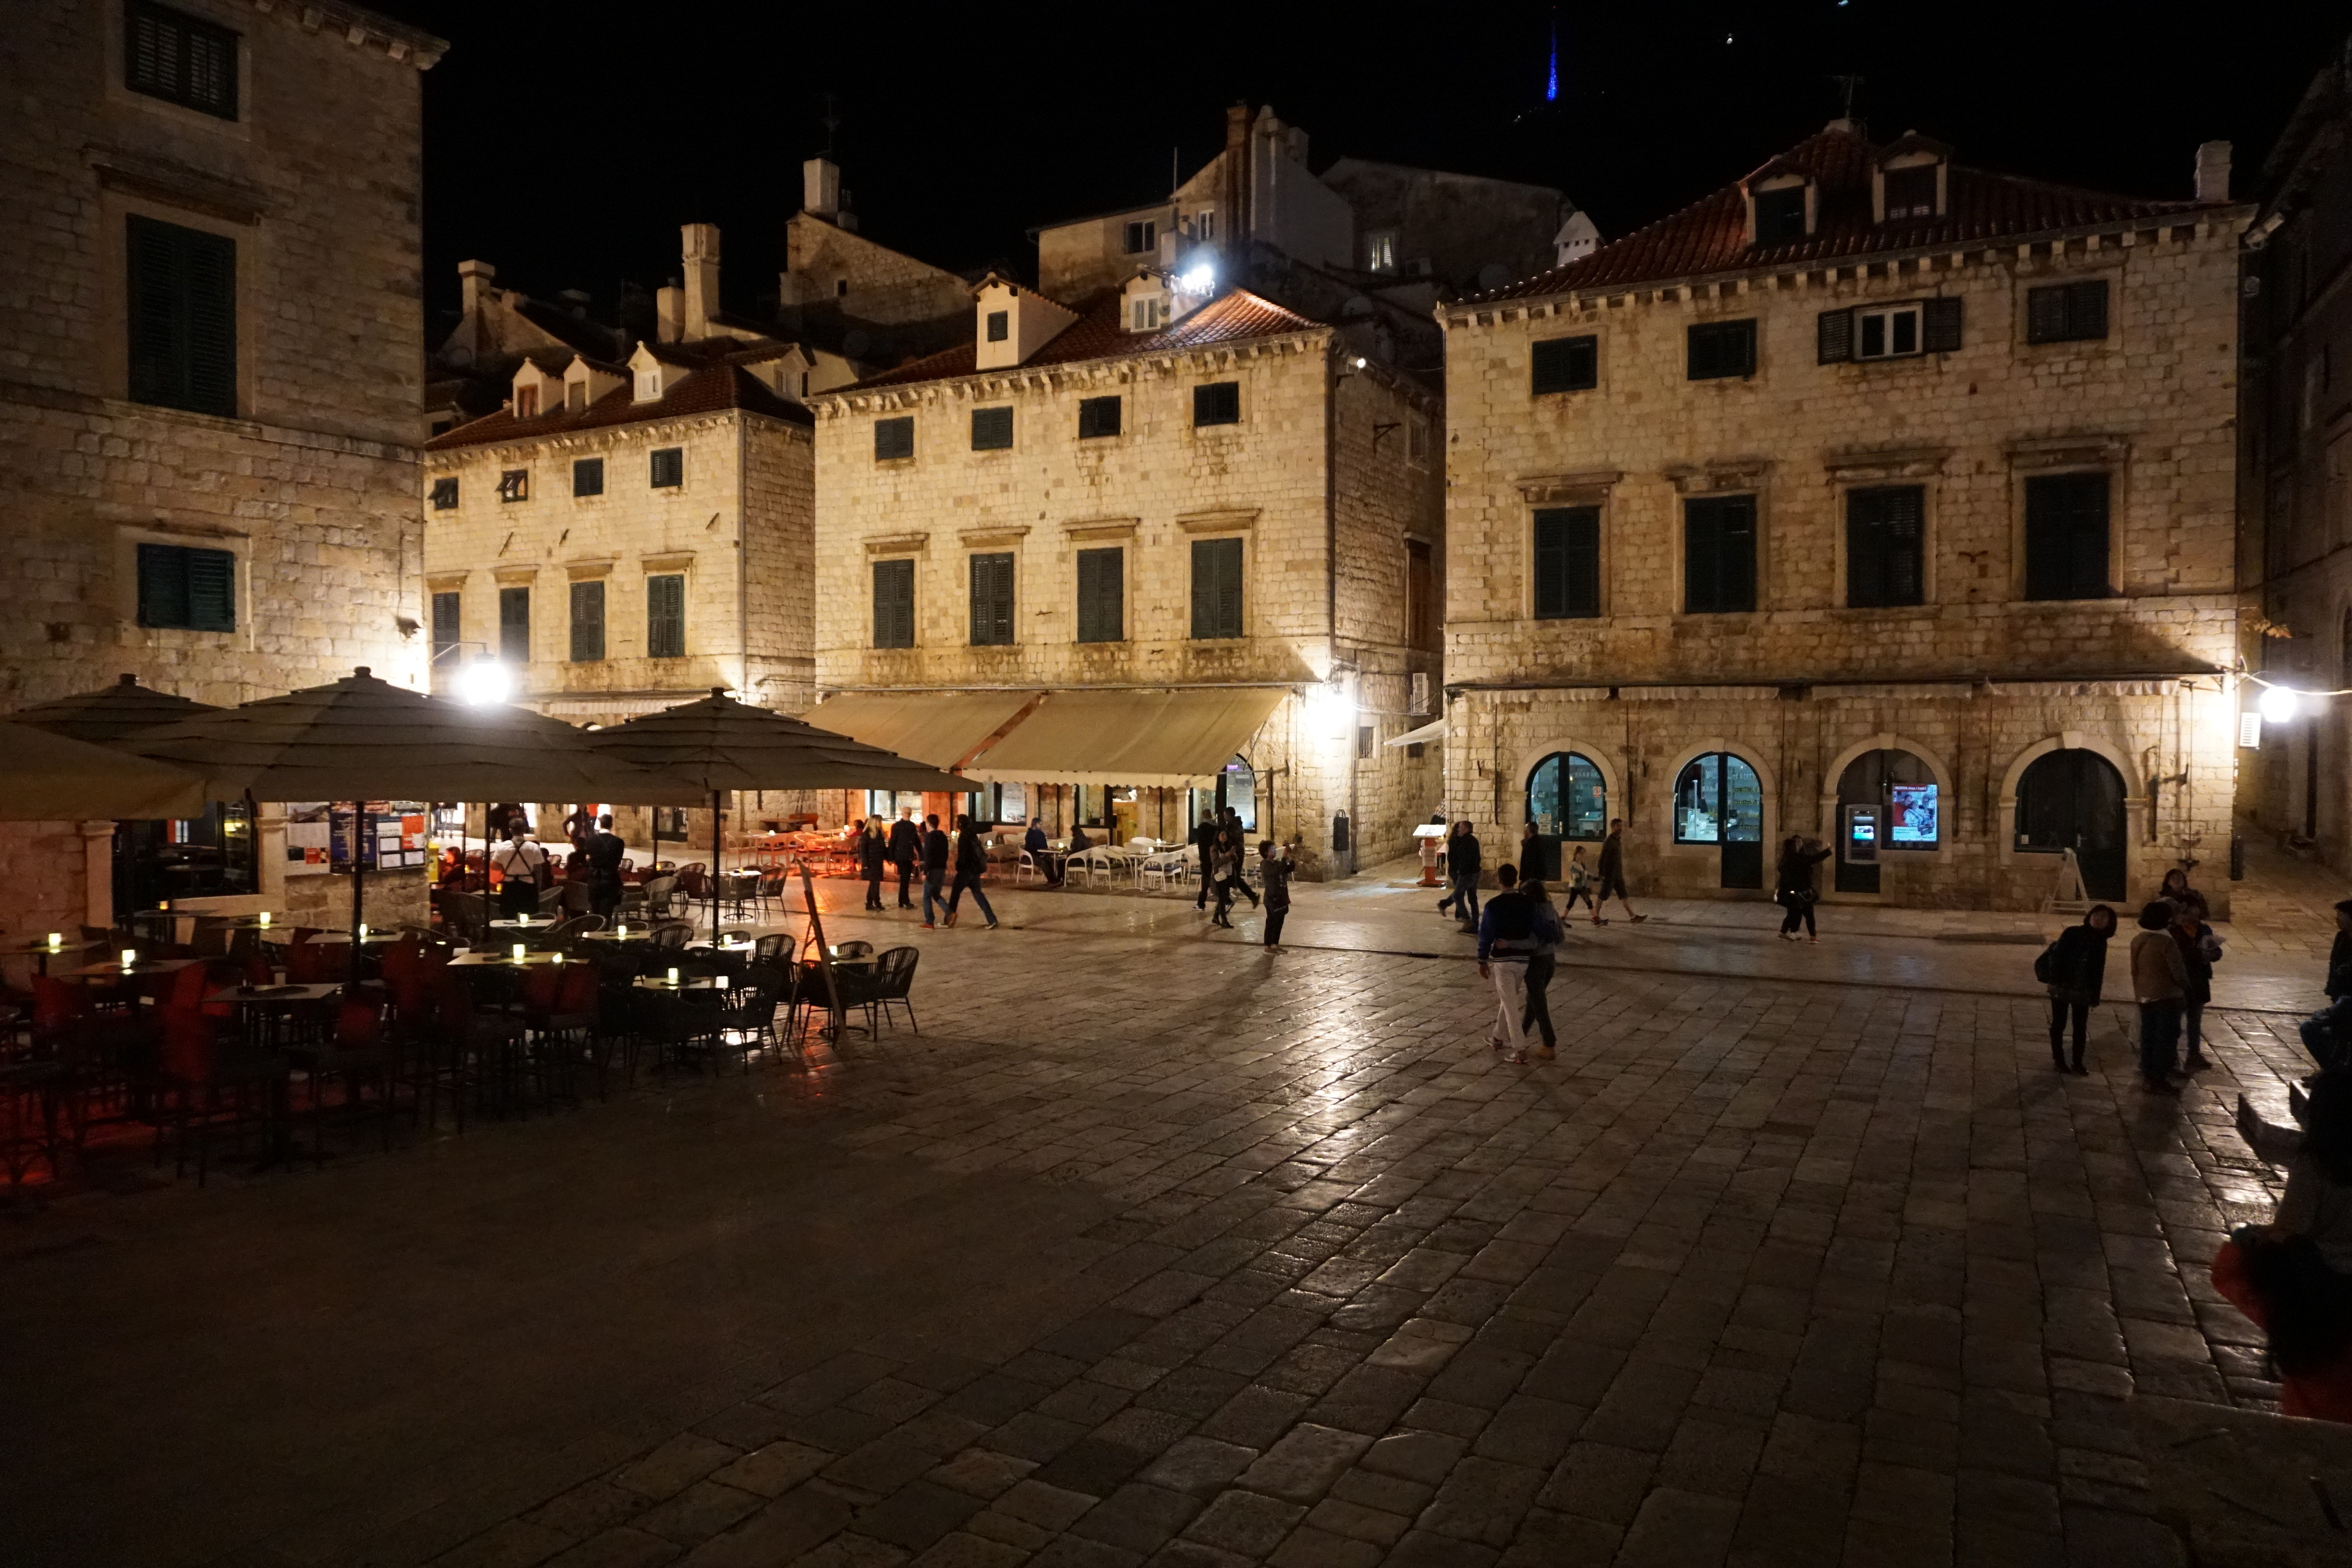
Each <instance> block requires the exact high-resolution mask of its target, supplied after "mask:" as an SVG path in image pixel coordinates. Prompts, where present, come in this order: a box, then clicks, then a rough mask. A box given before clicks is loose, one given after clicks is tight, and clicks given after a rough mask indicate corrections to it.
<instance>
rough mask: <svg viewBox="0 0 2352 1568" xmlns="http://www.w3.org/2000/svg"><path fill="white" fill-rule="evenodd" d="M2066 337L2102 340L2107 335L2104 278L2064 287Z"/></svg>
mask: <svg viewBox="0 0 2352 1568" xmlns="http://www.w3.org/2000/svg"><path fill="white" fill-rule="evenodd" d="M2066 329H2067V330H2066V335H2067V336H2068V337H2070V338H2078V339H2091V338H2104V337H2105V336H2106V335H2107V280H2106V279H2105V278H2104V277H2101V278H2094V279H2092V280H2091V281H2089V282H2087V283H2070V284H2068V285H2067V286H2066Z"/></svg>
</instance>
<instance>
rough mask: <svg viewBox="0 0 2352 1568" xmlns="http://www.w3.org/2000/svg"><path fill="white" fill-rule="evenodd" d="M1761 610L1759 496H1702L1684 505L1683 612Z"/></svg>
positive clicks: (1727, 613)
mask: <svg viewBox="0 0 2352 1568" xmlns="http://www.w3.org/2000/svg"><path fill="white" fill-rule="evenodd" d="M1755 608H1756V497H1753V496H1701V497H1694V498H1692V499H1690V500H1687V501H1685V502H1684V503H1683V612H1684V613H1685V614H1686V615H1729V614H1737V613H1739V612H1743V611H1749V610H1753V609H1755Z"/></svg>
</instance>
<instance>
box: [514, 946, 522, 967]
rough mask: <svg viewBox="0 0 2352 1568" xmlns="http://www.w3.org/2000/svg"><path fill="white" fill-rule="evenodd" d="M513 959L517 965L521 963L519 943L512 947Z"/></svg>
mask: <svg viewBox="0 0 2352 1568" xmlns="http://www.w3.org/2000/svg"><path fill="white" fill-rule="evenodd" d="M514 959H515V962H516V963H518V964H520V963H521V962H522V944H521V943H520V942H518V943H516V944H515V945H514Z"/></svg>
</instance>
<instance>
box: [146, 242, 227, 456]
mask: <svg viewBox="0 0 2352 1568" xmlns="http://www.w3.org/2000/svg"><path fill="white" fill-rule="evenodd" d="M126 240H127V249H128V250H129V253H130V256H129V260H130V276H129V278H128V287H127V290H126V293H127V298H128V300H129V305H130V320H129V322H128V323H127V326H128V331H127V333H126V337H127V338H128V340H129V348H130V356H129V358H130V372H131V373H130V378H129V382H130V385H129V392H130V396H131V402H145V403H153V404H156V405H158V406H160V407H163V408H180V409H186V410H188V411H189V412H190V413H217V414H225V415H234V414H235V413H236V241H235V240H231V239H224V238H223V237H222V236H220V235H215V234H206V233H205V232H204V231H203V230H202V229H190V228H182V227H181V226H180V225H177V224H166V223H159V222H157V221H156V220H155V219H153V218H141V217H134V218H131V219H130V220H129V228H128V232H127V235H126Z"/></svg>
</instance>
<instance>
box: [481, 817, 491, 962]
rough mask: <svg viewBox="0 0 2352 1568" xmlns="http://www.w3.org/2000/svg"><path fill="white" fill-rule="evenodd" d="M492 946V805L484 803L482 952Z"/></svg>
mask: <svg viewBox="0 0 2352 1568" xmlns="http://www.w3.org/2000/svg"><path fill="white" fill-rule="evenodd" d="M489 946H490V803H489V802H488V800H485V801H483V802H482V950H483V951H484V952H488V951H489Z"/></svg>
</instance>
